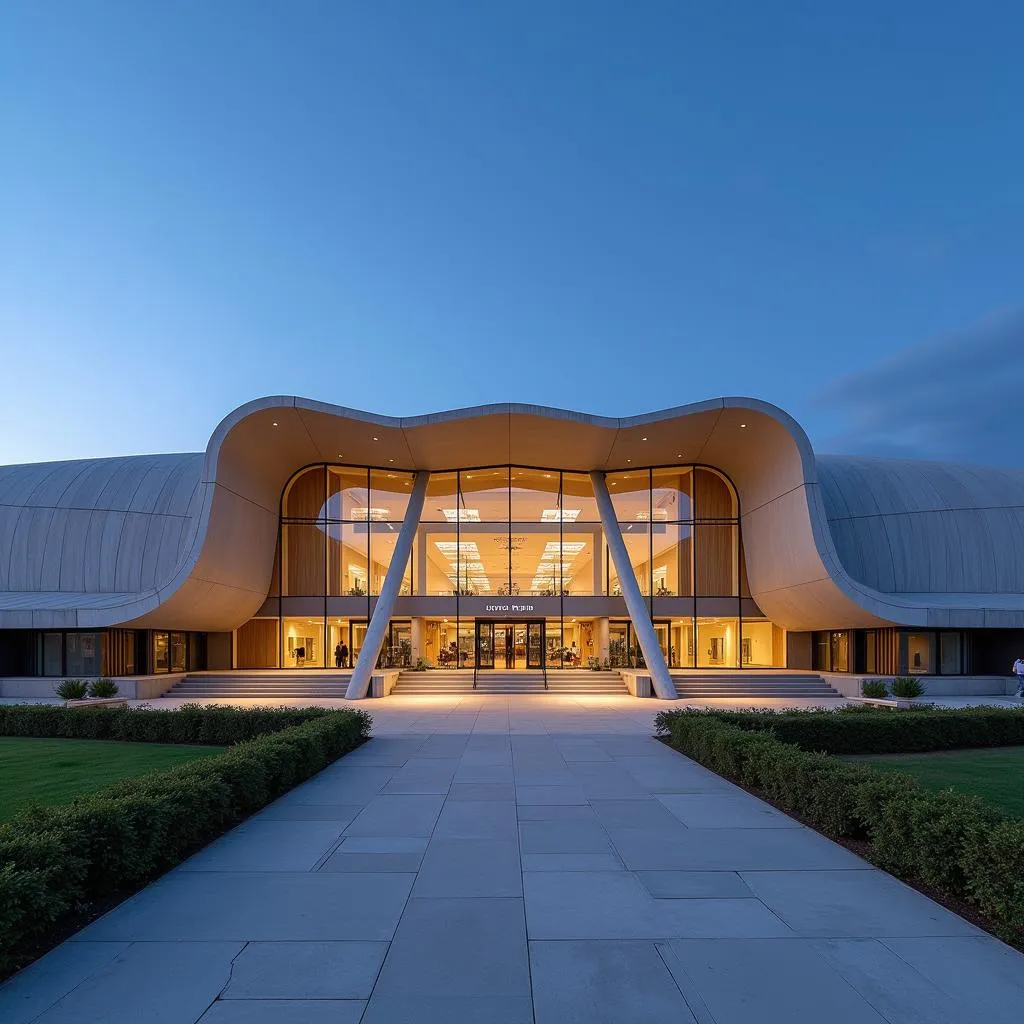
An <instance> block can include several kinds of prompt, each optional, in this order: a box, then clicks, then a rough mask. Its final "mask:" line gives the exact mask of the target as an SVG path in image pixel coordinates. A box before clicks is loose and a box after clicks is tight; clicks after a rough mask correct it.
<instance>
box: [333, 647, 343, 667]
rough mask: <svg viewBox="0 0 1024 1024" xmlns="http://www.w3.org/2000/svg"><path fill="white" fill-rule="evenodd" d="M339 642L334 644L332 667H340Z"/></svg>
mask: <svg viewBox="0 0 1024 1024" xmlns="http://www.w3.org/2000/svg"><path fill="white" fill-rule="evenodd" d="M341 658H342V654H341V644H340V643H337V644H335V645H334V667H335V668H341Z"/></svg>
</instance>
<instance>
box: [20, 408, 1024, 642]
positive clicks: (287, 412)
mask: <svg viewBox="0 0 1024 1024" xmlns="http://www.w3.org/2000/svg"><path fill="white" fill-rule="evenodd" d="M642 438H646V440H642ZM339 456H341V457H343V460H344V462H346V463H348V464H351V465H392V464H393V465H394V467H395V469H406V470H414V469H430V470H442V469H454V468H459V467H470V466H478V465H495V464H501V463H513V464H519V465H532V466H550V467H553V468H560V469H567V470H587V471H589V470H593V469H601V470H612V469H622V468H625V467H626V466H627V460H630V461H629V463H628V465H629V467H630V468H632V469H636V468H639V467H642V466H644V465H666V464H673V463H675V462H676V461H677V459H679V458H683V459H684V460H685V461H686V462H699V463H706V464H709V465H714V466H717V467H719V468H720V469H722V470H723V471H724V472H726V473H728V474H729V476H730V477H731V478H732V480H733V482H734V483H735V485H736V488H737V491H738V493H739V498H740V508H741V515H742V527H743V537H744V547H745V552H746V558H747V573H748V577H749V580H750V585H751V593H752V595H753V597H754V599H755V600H756V601H757V602H758V604H759V605H760V607H761V608H762V610H763V611H764V612H765V614H766V615H768V616H769V617H770V618H772V619H773V620H774V621H775V622H778V623H779V624H780V625H783V626H786V627H788V628H793V629H813V628H828V627H855V626H870V625H884V624H893V623H897V624H906V625H922V626H923V625H935V626H941V625H961V626H973V625H979V626H980V625H1000V626H1024V471H1016V470H997V469H989V468H985V467H976V466H952V465H946V464H941V463H919V462H897V461H893V460H883V459H859V458H844V457H838V456H819V457H817V458H816V457H815V456H814V454H813V452H812V450H811V446H810V443H809V441H808V439H807V437H806V435H805V434H804V432H803V430H802V429H801V428H800V426H799V425H798V424H797V423H796V422H795V421H794V420H793V419H792V418H791V417H789V416H788V415H787V414H786V413H784V412H783V411H782V410H780V409H778V408H776V407H775V406H771V405H768V404H767V403H764V402H760V401H757V400H756V399H748V398H722V399H717V400H714V401H709V402H701V403H698V404H695V405H689V406H682V407H679V408H675V409H668V410H663V411H661V412H655V413H650V414H648V415H644V416H636V417H629V418H623V419H613V418H608V417H598V416H588V415H586V414H583V413H575V412H568V411H566V410H561V409H548V408H544V407H539V406H528V405H513V404H507V405H490V406H481V407H477V408H471V409H460V410H454V411H451V412H445V413H439V414H436V415H431V416H419V417H413V418H406V419H398V418H393V417H386V416H378V415H374V414H372V413H366V412H360V411H358V410H353V409H346V408H342V407H339V406H332V405H326V404H324V403H320V402H313V401H310V400H308V399H302V398H293V397H272V398H264V399H259V400H257V401H254V402H250V403H248V404H246V405H244V406H242V407H240V408H239V409H236V410H235V411H234V412H232V413H231V414H230V415H229V416H228V417H227V418H226V419H225V420H224V421H223V422H222V423H221V424H220V425H219V426H218V428H217V429H216V431H215V432H214V434H213V437H212V438H211V439H210V443H209V445H208V447H207V450H206V452H205V453H203V454H185V455H156V456H139V457H135V458H120V459H94V460H86V461H80V462H63V463H49V464H44V465H27V466H11V467H6V468H2V469H0V626H3V627H5V628H26V627H45V626H66V627H74V626H84V627H88V626H104V625H114V624H118V623H132V624H139V625H151V626H160V627H164V628H180V629H204V630H219V629H230V628H233V627H235V626H237V625H239V624H240V623H241V622H243V621H245V619H247V618H249V617H250V616H251V615H252V614H253V613H254V612H255V611H256V610H257V609H258V608H259V606H260V605H261V604H262V602H263V600H264V598H265V596H266V593H267V589H268V587H269V583H270V577H271V569H272V561H273V553H274V546H275V540H276V533H277V522H278V508H279V497H280V494H281V490H282V488H283V487H284V484H285V482H286V481H287V480H288V478H289V477H290V476H291V475H292V474H293V473H294V472H295V470H297V469H298V468H300V467H302V466H304V465H307V464H310V463H315V462H336V461H338V459H339ZM391 460H393V463H392V461H391Z"/></svg>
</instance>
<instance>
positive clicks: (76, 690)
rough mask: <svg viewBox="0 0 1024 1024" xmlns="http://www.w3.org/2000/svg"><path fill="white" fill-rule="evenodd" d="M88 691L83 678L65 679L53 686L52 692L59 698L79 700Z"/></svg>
mask: <svg viewBox="0 0 1024 1024" xmlns="http://www.w3.org/2000/svg"><path fill="white" fill-rule="evenodd" d="M88 691H89V686H88V684H87V683H86V681H85V680H84V679H65V680H64V681H63V682H61V683H58V684H57V685H56V686H55V687H54V692H55V693H56V694H57V696H58V697H60V699H61V700H81V699H82V698H83V697H84V696H85V695H86V693H88Z"/></svg>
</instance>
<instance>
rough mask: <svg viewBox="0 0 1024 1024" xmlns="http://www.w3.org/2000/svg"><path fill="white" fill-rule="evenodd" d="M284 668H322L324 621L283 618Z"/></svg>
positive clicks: (323, 664)
mask: <svg viewBox="0 0 1024 1024" xmlns="http://www.w3.org/2000/svg"><path fill="white" fill-rule="evenodd" d="M281 632H282V640H283V643H282V647H283V652H284V667H285V668H324V667H326V666H325V661H324V620H323V619H311V618H304V617H293V618H285V619H283V620H282V624H281Z"/></svg>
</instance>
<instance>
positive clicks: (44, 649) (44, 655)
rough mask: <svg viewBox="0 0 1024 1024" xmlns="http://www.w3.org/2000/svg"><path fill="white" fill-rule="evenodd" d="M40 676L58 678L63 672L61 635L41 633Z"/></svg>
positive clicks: (62, 640)
mask: <svg viewBox="0 0 1024 1024" xmlns="http://www.w3.org/2000/svg"><path fill="white" fill-rule="evenodd" d="M39 660H40V662H41V669H42V671H41V673H40V674H41V675H44V676H59V675H62V674H63V672H64V637H63V635H62V634H61V633H43V635H42V637H41V639H40V659H39Z"/></svg>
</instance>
